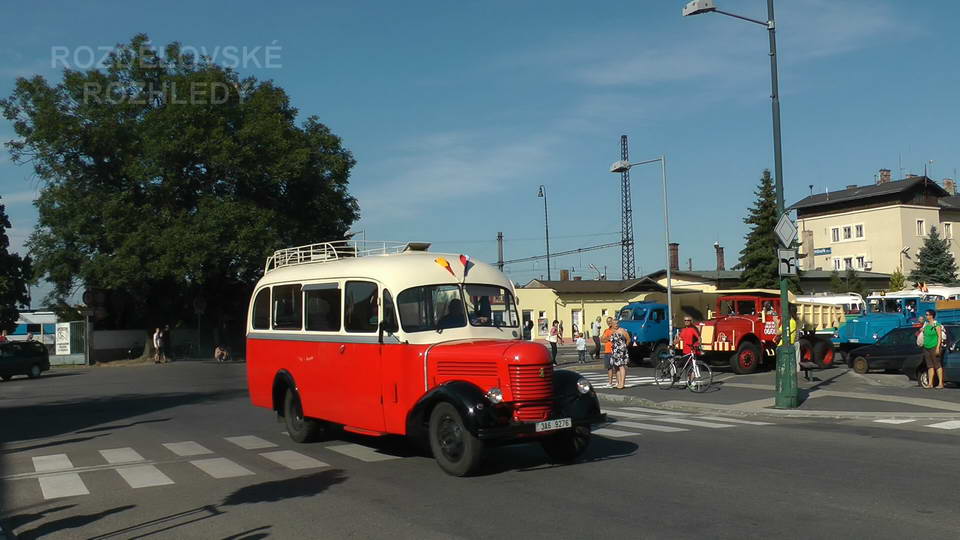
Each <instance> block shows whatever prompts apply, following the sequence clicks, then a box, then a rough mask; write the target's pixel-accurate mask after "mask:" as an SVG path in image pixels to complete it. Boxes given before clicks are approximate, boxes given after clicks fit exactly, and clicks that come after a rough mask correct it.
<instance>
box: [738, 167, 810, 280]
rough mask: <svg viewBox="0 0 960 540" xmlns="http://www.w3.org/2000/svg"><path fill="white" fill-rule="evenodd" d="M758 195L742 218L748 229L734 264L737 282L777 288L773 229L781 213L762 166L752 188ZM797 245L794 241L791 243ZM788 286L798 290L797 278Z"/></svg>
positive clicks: (777, 265) (775, 236) (778, 275)
mask: <svg viewBox="0 0 960 540" xmlns="http://www.w3.org/2000/svg"><path fill="white" fill-rule="evenodd" d="M754 194H755V195H756V196H757V199H756V201H755V202H754V205H753V207H752V208H750V209H749V211H748V214H747V217H745V218H744V219H743V222H744V223H746V224H747V225H748V226H749V227H750V230H749V231H748V232H747V235H746V236H745V237H744V240H745V242H744V246H743V249H742V250H740V261H739V262H738V263H737V266H736V268H737V269H739V270H741V274H740V286H741V287H743V288H747V289H778V288H780V273H779V261H778V260H777V248H778V247H779V241H778V240H777V235H776V232H774V229H775V228H776V226H777V221H779V220H780V214H779V212H777V197H776V192H775V191H774V186H773V178H772V177H771V176H770V171H769V170H768V169H765V170H764V171H763V175H762V176H761V177H760V185H759V186H757V190H756V191H754ZM794 247H796V243H795V245H794ZM790 289H791V290H793V291H799V290H800V287H799V282H798V281H797V280H796V279H791V280H790Z"/></svg>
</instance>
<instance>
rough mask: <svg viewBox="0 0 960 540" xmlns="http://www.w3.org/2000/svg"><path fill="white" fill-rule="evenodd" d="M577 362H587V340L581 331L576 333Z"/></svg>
mask: <svg viewBox="0 0 960 540" xmlns="http://www.w3.org/2000/svg"><path fill="white" fill-rule="evenodd" d="M577 363H578V364H586V363H587V340H586V339H584V337H583V334H582V333H581V334H577Z"/></svg>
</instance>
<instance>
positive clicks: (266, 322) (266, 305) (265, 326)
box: [253, 287, 270, 330]
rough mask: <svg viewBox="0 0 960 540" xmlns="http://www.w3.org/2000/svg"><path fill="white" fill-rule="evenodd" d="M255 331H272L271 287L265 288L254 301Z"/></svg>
mask: <svg viewBox="0 0 960 540" xmlns="http://www.w3.org/2000/svg"><path fill="white" fill-rule="evenodd" d="M253 328H254V330H269V329H270V287H264V288H263V289H260V292H258V293H257V298H256V299H255V300H254V301H253Z"/></svg>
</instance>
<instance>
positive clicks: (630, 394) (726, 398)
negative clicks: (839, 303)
mask: <svg viewBox="0 0 960 540" xmlns="http://www.w3.org/2000/svg"><path fill="white" fill-rule="evenodd" d="M557 360H558V362H559V363H560V367H561V368H563V369H572V370H574V371H579V372H581V373H583V374H584V375H585V376H587V378H588V379H590V381H591V382H592V383H593V384H594V388H595V389H596V391H597V396H598V397H599V398H600V401H601V402H602V404H605V405H608V406H642V407H654V408H660V409H667V410H677V411H684V412H693V413H699V414H727V415H737V416H768V417H779V418H784V417H787V418H846V419H864V420H875V419H906V418H912V419H960V388H958V387H949V386H948V387H947V388H945V389H942V390H939V389H935V390H926V389H923V388H920V387H919V386H918V385H917V383H916V382H915V381H910V380H908V379H907V377H906V376H905V375H900V374H892V373H890V374H887V373H869V374H866V375H860V374H857V373H856V372H854V371H853V370H851V369H849V368H847V367H846V366H836V367H833V368H831V369H826V370H819V371H813V372H811V373H812V375H813V381H806V380H804V378H803V376H802V375H801V374H798V377H797V378H798V386H799V392H800V401H801V403H800V406H799V407H798V408H796V409H776V408H774V394H775V390H776V387H775V373H774V371H772V370H770V371H764V372H760V373H754V374H751V375H736V374H734V373H733V372H731V371H729V369H724V368H723V367H719V368H718V367H714V369H713V385H711V387H710V389H709V390H708V391H707V392H705V393H702V394H697V393H694V392H690V391H689V390H687V389H686V387H685V386H683V385H679V386H674V387H673V388H671V389H669V390H663V389H660V388H658V387H657V386H656V384H655V383H654V382H653V369H652V368H650V367H648V366H646V365H645V366H642V367H634V366H631V367H629V368H628V369H627V375H628V376H629V378H630V381H632V382H633V383H634V385H633V386H631V387H629V388H625V389H623V390H618V389H613V388H609V387H608V386H607V383H606V380H607V374H606V371H605V370H604V369H603V368H602V366H601V364H600V362H598V361H596V360H593V359H590V362H589V363H588V364H586V365H582V364H577V353H576V350H575V349H574V348H573V347H561V348H560V350H559V351H558V354H557Z"/></svg>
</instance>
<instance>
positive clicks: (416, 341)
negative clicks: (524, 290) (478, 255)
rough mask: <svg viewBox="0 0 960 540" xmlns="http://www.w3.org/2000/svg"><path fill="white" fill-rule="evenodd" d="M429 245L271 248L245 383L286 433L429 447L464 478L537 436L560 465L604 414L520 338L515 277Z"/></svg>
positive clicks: (252, 311) (251, 320) (250, 324)
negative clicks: (488, 453)
mask: <svg viewBox="0 0 960 540" xmlns="http://www.w3.org/2000/svg"><path fill="white" fill-rule="evenodd" d="M428 247H429V244H424V243H403V244H400V243H383V242H378V243H374V242H363V243H360V242H353V241H349V242H347V241H338V242H325V243H320V244H312V245H308V246H301V247H295V248H289V249H283V250H279V251H277V252H275V253H274V254H273V256H271V257H270V258H269V259H268V260H267V264H266V267H265V269H264V276H263V278H262V279H261V280H260V281H259V283H257V286H256V289H255V290H254V292H253V297H252V300H251V302H250V308H249V313H248V318H247V383H248V387H249V392H250V399H251V401H252V402H253V404H254V405H257V406H260V407H269V408H272V409H274V410H275V411H276V412H277V414H278V415H279V416H280V417H281V418H282V419H283V421H284V422H285V423H286V426H287V431H288V432H289V434H290V437H291V438H292V439H293V440H295V441H297V442H307V441H310V440H313V439H317V438H320V437H322V436H323V435H325V434H329V431H330V430H329V428H330V427H333V426H342V428H343V429H345V430H346V431H350V432H354V433H360V434H364V435H370V436H381V435H386V434H398V435H405V436H407V437H409V438H412V439H414V440H415V441H418V442H421V443H424V445H423V446H424V447H425V448H429V449H430V451H431V452H432V453H433V455H434V457H435V458H436V460H437V463H438V464H439V465H440V467H441V468H442V469H443V470H444V471H446V472H447V473H449V474H452V475H457V476H462V475H466V474H468V473H470V472H471V471H472V470H474V469H475V468H476V467H477V465H478V464H479V462H480V460H481V457H482V454H483V449H484V447H485V446H488V445H499V444H507V443H517V442H533V441H536V442H539V443H540V444H541V445H542V446H543V449H544V450H545V451H546V453H547V455H548V457H549V458H550V459H551V460H552V461H556V462H569V461H573V460H574V459H575V458H576V457H577V456H579V455H580V454H581V453H582V452H583V451H584V450H585V449H586V447H587V445H588V444H589V441H590V427H591V425H592V424H596V423H599V422H603V421H604V420H605V415H603V414H602V413H601V412H600V407H599V404H598V402H597V396H596V393H595V392H594V390H593V388H592V387H591V385H590V383H589V382H588V381H587V380H586V379H584V378H583V377H581V376H580V375H579V374H578V373H575V372H573V371H565V370H554V369H553V366H552V364H551V360H550V355H549V354H548V353H547V351H546V349H545V348H544V347H543V346H542V345H539V344H535V343H531V342H526V341H523V340H522V339H521V328H520V319H519V317H518V315H517V305H516V295H515V294H514V289H513V284H512V283H511V282H510V280H509V279H507V278H506V276H504V275H503V273H501V272H500V271H498V270H497V269H496V268H494V267H492V266H490V265H487V264H484V263H482V262H476V261H472V260H470V259H469V257H466V256H463V255H453V254H437V253H429V252H427V249H428Z"/></svg>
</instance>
